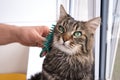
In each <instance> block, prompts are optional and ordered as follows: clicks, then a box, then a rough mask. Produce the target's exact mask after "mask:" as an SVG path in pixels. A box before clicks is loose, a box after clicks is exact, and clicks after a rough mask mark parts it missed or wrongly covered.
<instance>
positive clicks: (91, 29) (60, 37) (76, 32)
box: [53, 5, 101, 55]
mask: <svg viewBox="0 0 120 80" xmlns="http://www.w3.org/2000/svg"><path fill="white" fill-rule="evenodd" d="M100 21H101V19H100V18H99V17H97V18H93V19H91V20H88V21H84V22H83V21H77V20H75V19H74V18H72V17H71V16H70V15H69V14H67V13H66V11H65V9H64V8H63V6H62V5H61V6H60V17H59V20H58V21H57V24H56V26H55V29H54V38H53V46H54V47H56V48H57V49H59V50H60V51H62V52H64V53H66V54H69V55H72V54H76V53H79V54H85V53H87V52H88V51H91V50H92V48H93V42H94V33H95V30H96V28H97V27H98V26H99V24H100Z"/></svg>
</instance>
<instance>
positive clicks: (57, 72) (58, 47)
mask: <svg viewBox="0 0 120 80" xmlns="http://www.w3.org/2000/svg"><path fill="white" fill-rule="evenodd" d="M100 22H101V19H100V17H96V18H93V19H91V20H88V21H77V20H75V19H74V18H73V17H71V16H70V15H69V14H67V12H66V11H65V9H64V7H63V6H62V5H61V6H60V17H59V20H58V21H57V24H56V26H55V28H54V35H53V41H52V44H51V47H52V48H51V51H50V52H49V53H48V54H47V55H46V57H45V59H44V62H43V68H42V72H41V73H38V74H36V75H34V76H32V77H31V79H29V80H94V58H93V46H94V34H95V30H96V28H97V27H98V26H99V25H100Z"/></svg>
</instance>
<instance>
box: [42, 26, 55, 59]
mask: <svg viewBox="0 0 120 80" xmlns="http://www.w3.org/2000/svg"><path fill="white" fill-rule="evenodd" d="M54 27H55V25H52V27H51V29H50V33H49V34H48V36H47V37H46V41H45V42H44V47H43V48H42V51H41V53H40V57H43V56H45V55H46V54H47V53H48V52H50V50H51V48H52V46H51V44H52V41H53V34H54V33H53V32H54Z"/></svg>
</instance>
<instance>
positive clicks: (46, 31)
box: [42, 26, 50, 37]
mask: <svg viewBox="0 0 120 80" xmlns="http://www.w3.org/2000/svg"><path fill="white" fill-rule="evenodd" d="M49 32H50V29H49V27H47V26H44V27H43V34H42V36H44V37H46V36H47V35H48V34H49Z"/></svg>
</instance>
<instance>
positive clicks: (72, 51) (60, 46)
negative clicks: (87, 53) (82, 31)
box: [54, 44, 78, 55]
mask: <svg viewBox="0 0 120 80" xmlns="http://www.w3.org/2000/svg"><path fill="white" fill-rule="evenodd" d="M54 47H56V48H57V49H59V50H60V51H62V52H64V53H66V54H68V55H73V54H76V53H77V51H78V47H77V46H74V47H68V46H65V45H63V44H54Z"/></svg>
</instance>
